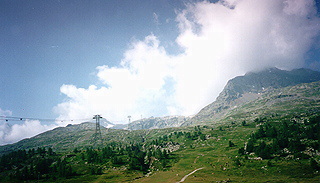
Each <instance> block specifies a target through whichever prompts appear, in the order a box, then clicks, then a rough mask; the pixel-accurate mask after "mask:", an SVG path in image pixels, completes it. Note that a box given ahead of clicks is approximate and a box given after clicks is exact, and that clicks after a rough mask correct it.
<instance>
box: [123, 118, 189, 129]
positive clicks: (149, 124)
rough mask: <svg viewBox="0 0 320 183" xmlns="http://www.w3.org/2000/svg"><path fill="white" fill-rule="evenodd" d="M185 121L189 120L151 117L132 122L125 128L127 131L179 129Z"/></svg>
mask: <svg viewBox="0 0 320 183" xmlns="http://www.w3.org/2000/svg"><path fill="white" fill-rule="evenodd" d="M187 120H189V117H184V116H166V117H151V118H144V119H141V120H137V121H133V122H132V123H130V124H129V125H128V127H127V128H128V129H129V130H141V129H160V128H170V127H179V126H181V124H183V123H184V122H186V121H187Z"/></svg>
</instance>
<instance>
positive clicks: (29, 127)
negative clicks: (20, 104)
mask: <svg viewBox="0 0 320 183" xmlns="http://www.w3.org/2000/svg"><path fill="white" fill-rule="evenodd" d="M55 127H57V125H43V124H41V123H40V121H38V120H25V121H24V123H23V124H14V125H10V124H9V123H7V122H1V123H0V145H5V144H10V143H15V142H18V141H19V140H22V139H24V138H29V137H33V136H35V135H37V134H39V133H42V132H45V131H47V130H51V129H53V128H55Z"/></svg>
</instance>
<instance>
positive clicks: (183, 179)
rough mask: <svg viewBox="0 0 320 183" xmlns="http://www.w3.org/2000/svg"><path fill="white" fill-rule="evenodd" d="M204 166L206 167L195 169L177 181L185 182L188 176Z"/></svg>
mask: <svg viewBox="0 0 320 183" xmlns="http://www.w3.org/2000/svg"><path fill="white" fill-rule="evenodd" d="M203 168H204V167H202V168H198V169H195V170H193V171H192V172H191V173H189V174H187V175H185V176H184V177H183V178H182V179H181V180H180V181H179V182H177V183H180V182H184V181H185V180H186V178H188V177H189V176H190V175H192V174H194V173H195V172H196V171H198V170H201V169H203Z"/></svg>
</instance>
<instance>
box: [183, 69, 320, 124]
mask: <svg viewBox="0 0 320 183" xmlns="http://www.w3.org/2000/svg"><path fill="white" fill-rule="evenodd" d="M319 80H320V72H316V71H312V70H309V69H295V70H292V71H284V70H280V69H277V68H271V69H267V70H264V71H261V72H257V73H247V74H246V75H244V76H238V77H235V78H234V79H231V80H229V81H228V83H227V85H226V86H225V88H224V89H223V91H222V92H221V93H220V95H219V96H218V97H217V99H216V101H214V102H213V103H211V104H209V105H208V106H206V107H204V108H203V109H202V110H201V111H200V112H199V113H198V114H197V115H196V116H194V117H193V118H192V119H191V120H189V121H188V122H187V123H185V124H184V125H191V124H197V123H201V122H202V121H210V120H220V119H222V118H223V117H224V116H225V115H226V114H227V113H228V112H230V111H231V110H233V109H235V108H237V107H239V106H241V105H244V104H246V103H248V102H250V101H253V100H256V99H258V98H259V97H261V94H263V93H267V92H270V91H273V90H275V89H279V88H283V87H287V86H294V85H297V84H300V83H310V82H315V81H319Z"/></svg>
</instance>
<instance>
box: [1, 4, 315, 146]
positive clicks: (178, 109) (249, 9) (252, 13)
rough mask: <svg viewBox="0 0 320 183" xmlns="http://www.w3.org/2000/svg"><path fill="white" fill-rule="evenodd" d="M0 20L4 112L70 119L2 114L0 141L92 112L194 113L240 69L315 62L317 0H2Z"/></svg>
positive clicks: (116, 115)
mask: <svg viewBox="0 0 320 183" xmlns="http://www.w3.org/2000/svg"><path fill="white" fill-rule="evenodd" d="M0 24H1V26H0V69H1V70H0V115H1V116H17V117H29V118H41V119H47V118H49V119H57V120H58V121H61V120H69V121H68V122H60V123H59V122H58V121H57V122H55V123H48V122H47V121H45V120H42V121H41V120H33V119H29V120H21V121H19V122H16V121H9V124H10V125H13V126H12V129H11V130H9V131H8V132H6V131H5V130H6V129H7V127H5V126H4V125H3V124H4V122H5V121H4V120H3V119H4V118H3V117H2V121H0V144H5V143H9V142H14V141H17V140H19V139H21V138H24V137H29V136H32V135H35V134H37V133H40V132H42V131H45V130H48V129H51V128H53V127H56V126H65V125H67V123H79V122H82V121H76V120H73V119H88V118H92V116H93V115H95V114H101V115H102V116H103V117H105V118H106V119H108V120H110V121H112V122H114V123H126V122H127V120H128V119H127V116H128V115H130V116H132V119H131V120H132V121H134V120H137V119H140V118H141V117H143V118H144V117H150V116H166V115H187V116H188V115H194V114H196V113H197V112H198V111H199V110H200V109H201V108H203V107H204V106H206V105H208V104H210V103H211V102H213V101H214V100H215V98H216V97H217V96H218V94H219V93H220V92H221V90H222V89H223V87H224V85H225V84H226V82H227V81H228V80H229V79H231V78H233V77H236V76H238V75H242V74H245V73H246V72H249V71H259V70H262V69H265V68H268V67H278V68H281V69H287V70H290V69H295V68H301V67H305V68H311V69H314V70H320V59H319V57H320V46H319V45H320V44H319V43H320V36H319V35H320V18H319V1H318V0H317V1H314V0H260V1H256V0H220V1H216V0H214V1H200V0H148V1H145V0H121V1H119V0H105V1H103V0H100V1H98V0H88V1H79V0H50V1H49V0H48V1H42V0H1V1H0ZM71 120H73V121H71ZM30 129H38V130H35V131H33V130H31V132H30ZM27 131H29V132H28V133H27ZM18 132H19V133H18ZM17 134H20V135H17Z"/></svg>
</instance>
